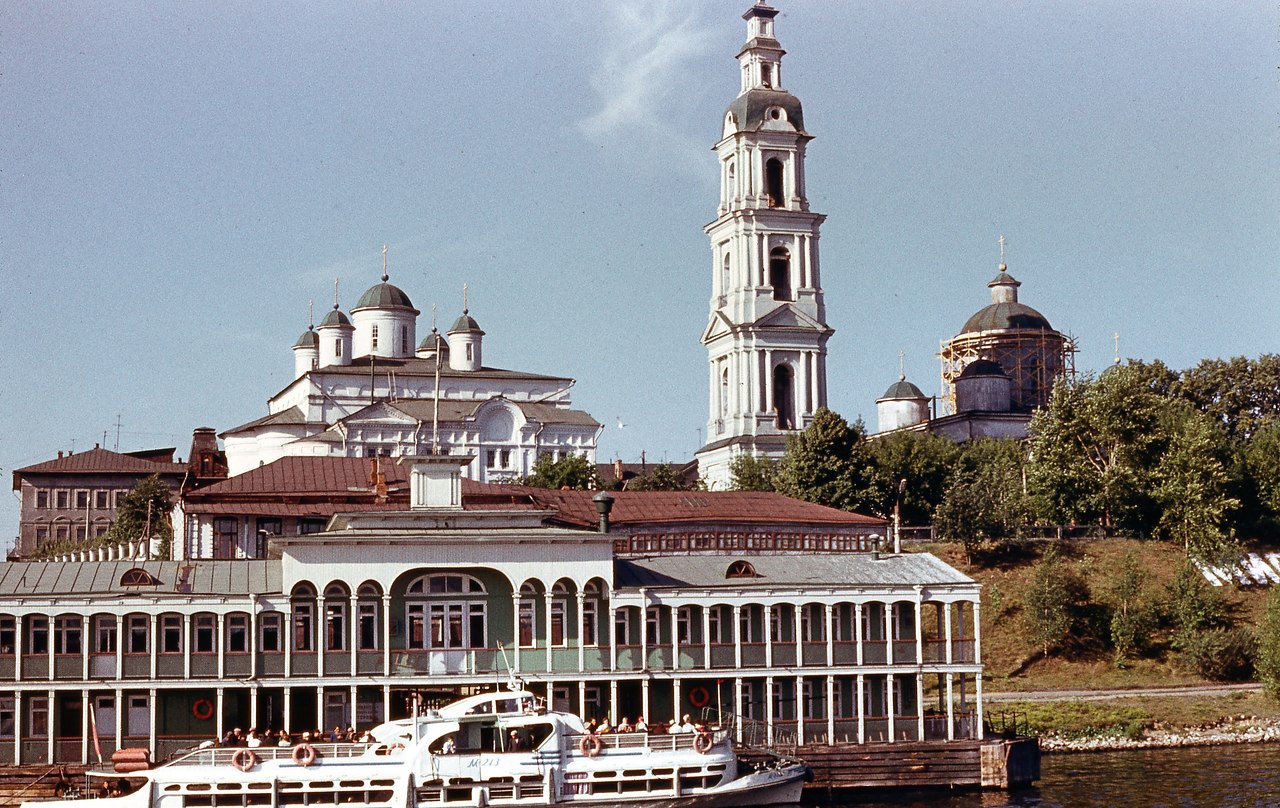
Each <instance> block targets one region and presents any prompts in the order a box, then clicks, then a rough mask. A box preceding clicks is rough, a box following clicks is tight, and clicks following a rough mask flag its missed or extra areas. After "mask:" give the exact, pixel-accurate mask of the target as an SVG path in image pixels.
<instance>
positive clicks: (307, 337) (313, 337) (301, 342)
mask: <svg viewBox="0 0 1280 808" xmlns="http://www.w3.org/2000/svg"><path fill="white" fill-rule="evenodd" d="M293 347H295V348H318V347H320V336H319V335H318V334H316V332H315V329H313V328H308V329H307V330H306V331H303V332H302V336H300V337H298V341H297V342H295V343H293Z"/></svg>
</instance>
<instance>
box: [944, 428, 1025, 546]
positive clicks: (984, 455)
mask: <svg viewBox="0 0 1280 808" xmlns="http://www.w3.org/2000/svg"><path fill="white" fill-rule="evenodd" d="M1023 462H1024V457H1023V446H1022V444H1021V443H1018V442H1016V441H998V440H991V439H985V440H976V441H969V442H968V443H966V444H965V445H964V446H963V447H961V449H960V450H959V454H958V455H957V458H956V461H955V465H954V473H953V475H952V477H951V481H950V483H949V484H948V485H947V488H946V493H945V494H944V495H943V497H942V502H941V504H939V505H938V508H937V510H936V511H935V512H934V518H933V524H934V527H935V528H937V531H938V534H939V536H941V537H942V538H946V539H951V540H953V541H959V542H962V543H963V544H964V546H965V550H966V551H967V552H968V553H969V556H970V560H972V557H973V552H974V550H975V549H979V548H983V547H988V546H990V545H991V544H993V543H999V542H1003V541H1005V540H1007V539H1012V538H1016V537H1017V536H1018V535H1020V534H1021V532H1022V529H1023V528H1024V527H1026V526H1027V525H1028V524H1030V523H1031V517H1032V510H1031V504H1032V503H1031V500H1030V498H1029V497H1028V496H1027V493H1026V490H1025V489H1024V480H1023Z"/></svg>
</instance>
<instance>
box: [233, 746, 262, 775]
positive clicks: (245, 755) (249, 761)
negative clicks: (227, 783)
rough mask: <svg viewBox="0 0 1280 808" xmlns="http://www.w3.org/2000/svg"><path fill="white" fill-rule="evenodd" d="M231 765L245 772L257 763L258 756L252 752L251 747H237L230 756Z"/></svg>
mask: <svg viewBox="0 0 1280 808" xmlns="http://www.w3.org/2000/svg"><path fill="white" fill-rule="evenodd" d="M231 765H232V766H235V767H236V768H237V769H239V770H240V771H242V772H247V771H249V770H250V769H252V768H253V767H254V766H257V765H258V756H257V755H255V754H254V753H253V750H252V749H237V750H236V753H235V754H234V755H232V756H231Z"/></svg>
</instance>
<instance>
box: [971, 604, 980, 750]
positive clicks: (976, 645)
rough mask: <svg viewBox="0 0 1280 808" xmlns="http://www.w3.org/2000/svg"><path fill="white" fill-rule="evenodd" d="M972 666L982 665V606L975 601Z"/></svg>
mask: <svg viewBox="0 0 1280 808" xmlns="http://www.w3.org/2000/svg"><path fill="white" fill-rule="evenodd" d="M973 664H975V665H981V664H982V604H981V602H979V601H977V600H975V601H974V602H973ZM979 726H981V725H979Z"/></svg>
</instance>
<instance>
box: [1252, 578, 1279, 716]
mask: <svg viewBox="0 0 1280 808" xmlns="http://www.w3.org/2000/svg"><path fill="white" fill-rule="evenodd" d="M1256 668H1257V671H1258V679H1260V680H1261V681H1262V686H1263V687H1264V688H1265V689H1266V691H1267V694H1268V695H1269V696H1271V698H1273V699H1276V700H1278V701H1280V588H1274V589H1272V590H1271V594H1270V595H1269V596H1268V597H1267V611H1266V613H1265V614H1264V615H1263V617H1262V624H1261V625H1260V626H1259V627H1258V656H1257V664H1256Z"/></svg>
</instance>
